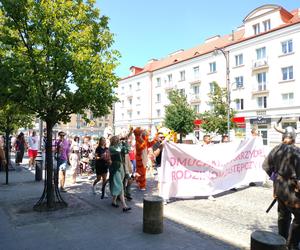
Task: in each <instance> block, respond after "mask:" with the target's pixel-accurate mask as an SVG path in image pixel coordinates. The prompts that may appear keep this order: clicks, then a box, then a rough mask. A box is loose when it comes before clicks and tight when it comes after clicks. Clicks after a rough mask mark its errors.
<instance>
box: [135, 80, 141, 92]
mask: <svg viewBox="0 0 300 250" xmlns="http://www.w3.org/2000/svg"><path fill="white" fill-rule="evenodd" d="M136 88H137V90H140V88H141V83H140V82H137V83H136Z"/></svg>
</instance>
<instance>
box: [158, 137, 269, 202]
mask: <svg viewBox="0 0 300 250" xmlns="http://www.w3.org/2000/svg"><path fill="white" fill-rule="evenodd" d="M264 158H265V153H264V147H263V145H262V140H261V138H258V139H255V138H253V139H252V138H251V139H247V140H244V141H242V142H237V143H235V142H230V143H222V144H212V145H207V146H201V145H190V144H175V143H166V144H165V146H164V150H163V155H162V164H161V167H160V168H159V170H158V174H159V183H160V196H162V197H163V198H164V199H169V198H171V197H181V198H189V197H195V196H209V195H214V194H218V193H222V192H224V191H226V190H229V189H231V188H238V187H241V186H244V185H249V183H250V182H264V181H265V180H266V174H265V172H264V171H263V169H262V167H261V166H262V162H263V160H264Z"/></svg>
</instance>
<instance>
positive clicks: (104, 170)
mask: <svg viewBox="0 0 300 250" xmlns="http://www.w3.org/2000/svg"><path fill="white" fill-rule="evenodd" d="M107 173H108V166H107V165H104V166H103V165H101V166H97V165H96V175H103V174H107Z"/></svg>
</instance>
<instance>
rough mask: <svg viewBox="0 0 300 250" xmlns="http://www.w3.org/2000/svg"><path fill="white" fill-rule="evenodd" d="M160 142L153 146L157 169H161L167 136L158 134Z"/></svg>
mask: <svg viewBox="0 0 300 250" xmlns="http://www.w3.org/2000/svg"><path fill="white" fill-rule="evenodd" d="M157 138H158V141H157V142H156V143H155V144H154V145H153V147H152V149H153V153H154V155H155V168H158V167H160V165H161V155H162V150H163V142H164V140H165V136H164V134H163V133H161V132H159V133H158V137H157Z"/></svg>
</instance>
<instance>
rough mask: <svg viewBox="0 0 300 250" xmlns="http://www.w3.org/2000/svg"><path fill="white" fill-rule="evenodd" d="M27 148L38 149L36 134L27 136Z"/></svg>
mask: <svg viewBox="0 0 300 250" xmlns="http://www.w3.org/2000/svg"><path fill="white" fill-rule="evenodd" d="M28 144H29V149H31V150H38V149H39V140H38V137H37V136H29V138H28Z"/></svg>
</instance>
